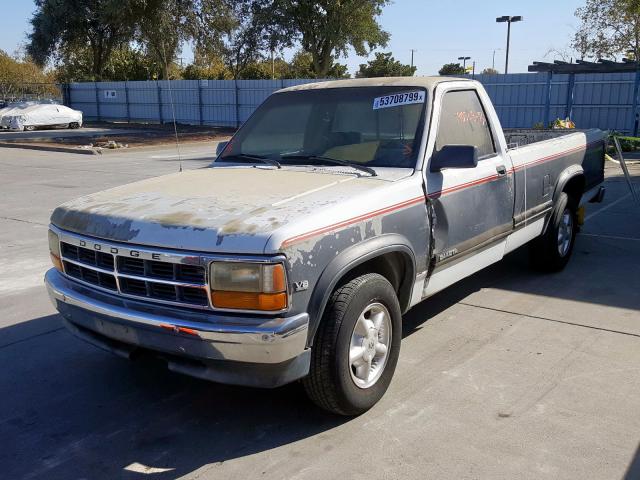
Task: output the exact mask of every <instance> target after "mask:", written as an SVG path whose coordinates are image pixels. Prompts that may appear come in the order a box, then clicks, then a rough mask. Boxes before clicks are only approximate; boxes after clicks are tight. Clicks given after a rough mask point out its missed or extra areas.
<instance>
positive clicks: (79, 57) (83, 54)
mask: <svg viewBox="0 0 640 480" xmlns="http://www.w3.org/2000/svg"><path fill="white" fill-rule="evenodd" d="M60 55H61V58H60V60H59V62H58V66H57V68H56V69H55V77H56V80H57V81H58V82H60V83H70V82H84V81H91V80H92V79H93V74H92V71H91V65H92V63H91V50H90V49H89V48H88V47H83V48H75V49H70V50H68V51H67V50H63V51H62V52H61V54H60ZM172 67H173V69H175V64H172V66H171V67H170V69H169V70H172ZM162 70H163V66H162V65H161V64H159V63H157V62H156V61H154V59H152V58H150V57H148V56H147V55H146V54H145V52H144V51H143V50H142V49H140V48H133V47H131V46H130V45H129V44H125V45H123V46H121V47H118V48H115V49H114V50H113V52H112V53H111V56H110V57H109V59H108V60H107V62H106V64H105V66H104V69H103V72H102V80H109V81H116V82H117V81H123V80H151V79H156V78H160V77H161V76H162V74H163V72H162Z"/></svg>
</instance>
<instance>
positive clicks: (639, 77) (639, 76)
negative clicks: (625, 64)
mask: <svg viewBox="0 0 640 480" xmlns="http://www.w3.org/2000/svg"><path fill="white" fill-rule="evenodd" d="M639 87H640V64H638V66H637V67H636V79H635V83H634V85H633V107H632V109H631V115H632V118H633V129H632V132H633V136H634V137H637V136H638V89H639Z"/></svg>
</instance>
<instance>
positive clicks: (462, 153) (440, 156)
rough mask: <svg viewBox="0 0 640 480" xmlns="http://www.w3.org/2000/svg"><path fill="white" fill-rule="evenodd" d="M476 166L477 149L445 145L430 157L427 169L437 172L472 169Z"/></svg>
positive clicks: (471, 146)
mask: <svg viewBox="0 0 640 480" xmlns="http://www.w3.org/2000/svg"><path fill="white" fill-rule="evenodd" d="M476 165H478V147H475V146H473V145H445V146H444V147H442V149H441V150H439V151H437V152H434V154H433V155H432V156H431V164H430V167H429V169H430V170H431V171H432V172H439V171H440V170H442V169H444V168H473V167H475V166H476Z"/></svg>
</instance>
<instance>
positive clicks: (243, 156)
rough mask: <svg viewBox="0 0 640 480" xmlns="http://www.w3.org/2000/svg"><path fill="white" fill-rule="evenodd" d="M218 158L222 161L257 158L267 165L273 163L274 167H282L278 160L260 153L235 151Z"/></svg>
mask: <svg viewBox="0 0 640 480" xmlns="http://www.w3.org/2000/svg"><path fill="white" fill-rule="evenodd" d="M219 160H221V161H223V162H225V161H228V160H257V161H259V162H262V163H266V164H267V165H273V166H274V167H277V168H282V165H280V162H279V161H277V160H274V159H273V158H269V157H263V156H262V155H252V154H249V153H236V154H233V155H226V156H224V157H220V158H219Z"/></svg>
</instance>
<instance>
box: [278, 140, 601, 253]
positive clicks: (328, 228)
mask: <svg viewBox="0 0 640 480" xmlns="http://www.w3.org/2000/svg"><path fill="white" fill-rule="evenodd" d="M600 142H601V140H597V141H595V142H591V143H589V144H587V145H581V146H579V147H575V148H572V149H569V150H565V151H564V152H560V153H555V154H553V155H549V156H547V157H543V158H539V159H537V160H533V161H531V162H527V163H523V164H522V165H518V166H516V167H513V168H511V169H510V170H509V172H508V173H509V174H513V173H515V172H517V171H519V170H522V169H523V168H526V167H530V166H532V165H538V164H541V163H545V162H548V161H551V160H555V159H556V158H559V157H562V156H564V155H569V154H572V153H576V152H579V151H582V150H587V149H588V148H589V147H591V146H592V145H595V144H597V143H600ZM500 177H501V175H497V174H494V175H490V176H488V177H484V178H479V179H477V180H472V181H470V182H466V183H461V184H459V185H454V186H452V187H448V188H445V189H444V190H438V191H436V192H431V193H429V194H428V196H429V198H437V197H441V196H442V195H446V194H449V193H453V192H457V191H458V190H463V189H465V188H469V187H474V186H476V185H482V184H483V183H488V182H492V181H493V180H496V179H498V178H500ZM422 202H424V197H423V196H420V197H416V198H412V199H410V200H405V201H403V202H400V203H396V204H395V205H391V206H389V207H385V208H381V209H379V210H374V211H372V212H369V213H365V214H362V215H358V216H357V217H353V218H349V219H347V220H343V221H341V222H337V223H333V224H331V225H327V226H326V227H322V228H318V229H315V230H311V231H310V232H307V233H303V234H300V235H296V236H295V237H291V238H287V239H286V240H285V241H283V242H282V246H283V247H286V246H289V245H291V244H293V243H297V242H302V241H304V240H308V239H309V238H312V237H315V236H316V235H322V234H323V233H328V232H331V231H334V230H338V229H340V228H343V227H347V226H349V225H352V224H354V223H358V222H362V221H364V220H368V219H370V218H373V217H377V216H378V215H383V214H385V213H390V212H393V211H396V210H400V209H402V208H405V207H409V206H412V205H417V204H418V203H422Z"/></svg>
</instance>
